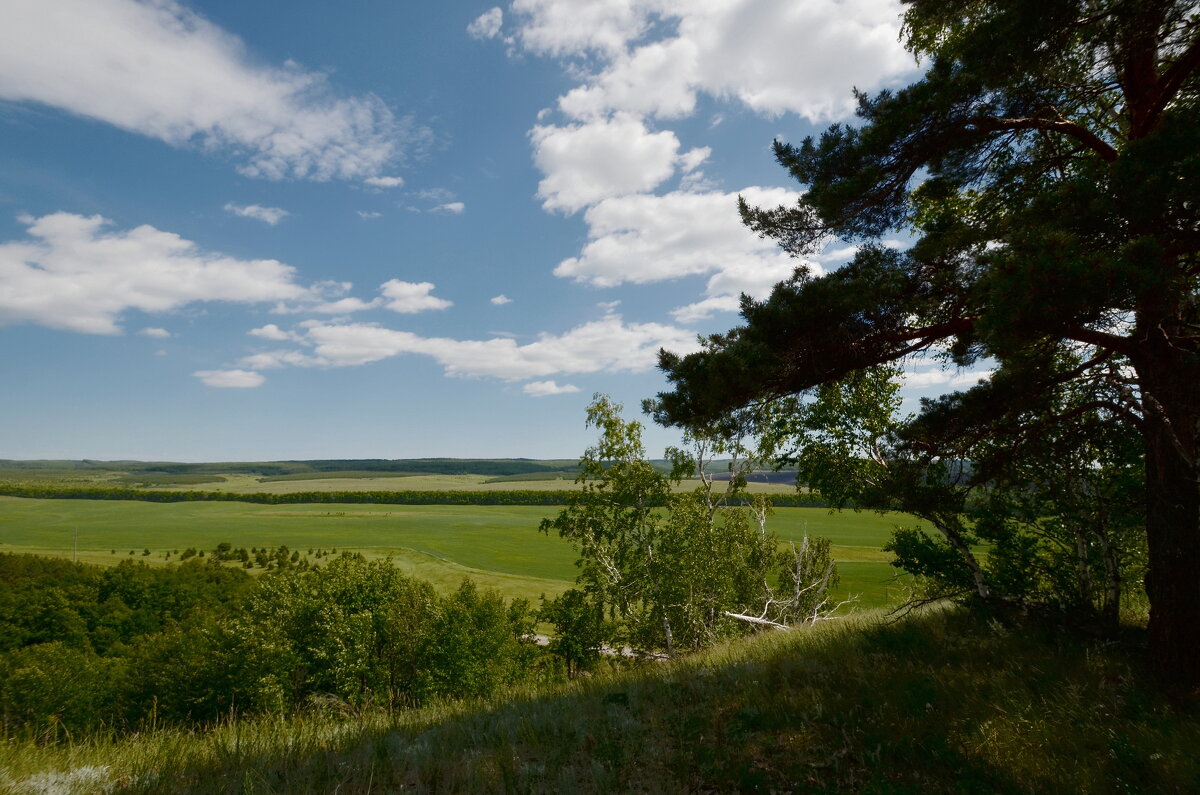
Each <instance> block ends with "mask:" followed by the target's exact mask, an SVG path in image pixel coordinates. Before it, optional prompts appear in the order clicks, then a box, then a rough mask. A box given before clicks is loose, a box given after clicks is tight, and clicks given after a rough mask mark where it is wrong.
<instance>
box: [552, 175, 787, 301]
mask: <svg viewBox="0 0 1200 795" xmlns="http://www.w3.org/2000/svg"><path fill="white" fill-rule="evenodd" d="M742 195H743V196H745V198H746V199H747V201H749V202H751V203H752V204H759V205H763V206H768V207H773V206H776V205H780V204H790V203H792V202H795V201H796V199H797V198H798V197H799V194H797V193H795V192H793V191H788V190H785V189H783V188H746V189H745V190H743V191H742ZM736 202H737V195H736V194H732V193H718V192H712V193H689V192H674V193H669V194H667V195H665V196H645V195H643V196H620V197H617V198H613V199H606V200H604V201H602V202H600V203H599V204H597V205H596V206H595V207H592V208H590V209H589V210H588V211H587V213H585V215H584V220H585V221H586V222H587V224H588V242H587V244H586V245H585V246H584V248H583V250H582V251H581V252H580V254H579V256H577V257H571V258H569V259H565V260H563V261H562V262H560V263H559V265H558V267H556V268H555V269H554V273H555V275H557V276H561V277H563V278H569V279H574V280H576V281H580V282H587V283H589V284H593V285H595V286H597V287H615V286H617V285H620V284H625V283H634V284H645V283H648V282H658V281H665V280H669V279H678V278H680V277H683V276H694V275H703V274H712V276H711V278H710V279H709V282H708V286H707V290H706V292H707V294H708V298H707V299H706V300H705V301H704V302H701V304H697V305H693V306H692V307H690V308H687V309H686V311H682V313H681V314H679V315H677V316H676V320H679V321H680V322H691V321H693V320H697V319H700V318H702V317H706V316H707V315H708V314H709V313H711V312H712V311H718V310H727V309H736V308H737V296H738V295H740V294H741V293H743V292H745V293H748V294H750V295H754V296H756V297H761V296H764V295H766V294H767V293H769V292H770V289H771V287H772V286H773V285H774V284H775V283H776V282H778V281H780V280H782V279H786V278H788V277H789V276H791V274H792V271H793V270H794V269H795V268H796V266H797V265H798V264H800V263H798V262H797V261H796V260H793V259H791V258H790V257H788V256H787V255H786V254H784V253H782V252H781V251H779V249H778V247H776V246H775V244H774V243H773V242H772V241H769V240H763V239H761V238H759V237H758V236H757V235H755V234H754V233H753V232H751V231H750V230H748V229H746V227H744V226H743V225H742V224H741V223H740V221H739V219H738V214H737V210H736ZM677 311H680V310H677Z"/></svg>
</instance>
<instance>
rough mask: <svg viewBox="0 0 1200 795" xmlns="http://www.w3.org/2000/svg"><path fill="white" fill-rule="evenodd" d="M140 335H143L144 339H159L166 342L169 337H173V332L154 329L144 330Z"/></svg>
mask: <svg viewBox="0 0 1200 795" xmlns="http://www.w3.org/2000/svg"><path fill="white" fill-rule="evenodd" d="M138 334H141V335H142V336H143V337H153V338H154V339H159V340H164V339H166V338H167V337H169V336H171V332H169V331H167V330H166V329H165V328H153V327H148V328H144V329H142V330H141V331H139V332H138Z"/></svg>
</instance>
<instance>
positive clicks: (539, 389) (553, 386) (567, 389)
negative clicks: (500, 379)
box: [521, 381, 579, 397]
mask: <svg viewBox="0 0 1200 795" xmlns="http://www.w3.org/2000/svg"><path fill="white" fill-rule="evenodd" d="M521 391H522V392H524V393H525V394H526V395H532V396H533V397H547V396H548V395H569V394H570V393H572V392H578V391H579V387H577V386H575V385H574V384H563V385H562V386H559V385H558V384H557V383H555V382H554V381H530V382H529V383H528V384H526V385H525V386H523V387H521Z"/></svg>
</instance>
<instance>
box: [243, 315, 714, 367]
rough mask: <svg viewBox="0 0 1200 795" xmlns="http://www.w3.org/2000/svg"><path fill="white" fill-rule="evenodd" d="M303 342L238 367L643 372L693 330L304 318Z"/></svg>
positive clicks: (690, 340) (616, 324)
mask: <svg viewBox="0 0 1200 795" xmlns="http://www.w3.org/2000/svg"><path fill="white" fill-rule="evenodd" d="M302 342H303V345H304V349H302V350H291V351H273V352H267V353H261V354H256V355H254V356H249V357H246V358H245V359H243V360H242V361H241V363H240V364H241V366H242V367H247V368H251V369H271V368H274V367H282V366H285V365H294V366H301V367H348V366H355V365H363V364H368V363H371V362H377V361H381V360H384V359H389V358H392V357H395V356H400V355H402V354H417V355H422V356H429V357H432V358H433V359H434V360H435V361H437V362H438V363H439V364H441V365H442V367H443V368H444V370H445V372H446V374H447V375H452V376H491V377H494V378H500V379H504V380H509V381H513V380H522V379H527V378H543V379H544V378H546V377H548V376H552V375H558V374H564V373H594V372H602V371H603V372H642V371H645V370H649V369H651V368H653V367H654V366H655V364H656V363H657V355H658V349H659V348H664V347H665V348H668V349H670V350H673V351H679V352H689V351H694V350H696V349H697V347H698V344H697V342H696V336H695V334H694V333H693V332H691V331H688V330H686V329H682V328H678V327H675V326H668V325H662V324H658V323H629V324H627V323H624V322H623V321H622V319H621V317H620V316H619V315H607V316H605V317H604V318H603V319H601V320H597V321H593V322H590V323H585V324H583V325H581V326H577V327H576V328H573V329H571V330H570V331H567V332H565V333H564V334H561V335H553V334H542V335H539V336H538V338H537V339H536V340H535V341H534V342H529V343H526V344H524V345H521V344H518V343H517V341H516V340H513V339H511V338H508V337H499V336H496V337H492V338H490V339H486V340H456V339H448V338H443V337H422V336H419V335H417V334H413V333H411V332H408V331H397V330H395V329H389V328H385V327H382V326H378V325H374V324H370V323H319V322H314V323H308V324H305V328H304V331H303V337H302Z"/></svg>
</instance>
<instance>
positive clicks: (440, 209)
mask: <svg viewBox="0 0 1200 795" xmlns="http://www.w3.org/2000/svg"><path fill="white" fill-rule="evenodd" d="M466 209H467V205H465V204H463V203H462V202H446V203H445V204H439V205H438V206H437V207H434V208H433V209H432V210H430V212H435V213H447V214H449V215H462V214H463V212H464V211H465V210H466Z"/></svg>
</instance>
